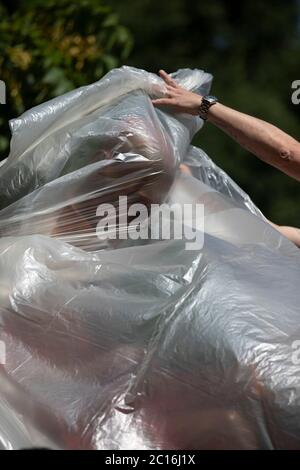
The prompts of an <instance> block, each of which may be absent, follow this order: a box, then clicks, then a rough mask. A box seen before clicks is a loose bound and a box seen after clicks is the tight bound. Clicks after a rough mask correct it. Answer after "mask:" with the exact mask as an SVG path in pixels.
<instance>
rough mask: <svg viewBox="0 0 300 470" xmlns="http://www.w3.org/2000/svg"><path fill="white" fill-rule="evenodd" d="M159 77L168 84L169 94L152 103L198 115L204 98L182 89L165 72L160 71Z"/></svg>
mask: <svg viewBox="0 0 300 470" xmlns="http://www.w3.org/2000/svg"><path fill="white" fill-rule="evenodd" d="M159 75H160V76H161V78H162V79H163V80H164V81H165V83H166V88H167V94H166V97H165V98H159V99H156V100H152V103H153V104H154V105H170V106H172V108H173V109H175V110H176V111H178V112H179V113H188V114H193V115H194V116H196V115H198V114H199V106H200V104H201V102H202V96H200V95H198V94H197V93H193V92H192V91H188V90H185V88H182V87H181V86H180V85H178V83H176V81H175V80H173V78H171V77H170V75H168V74H167V73H166V72H165V71H164V70H160V71H159Z"/></svg>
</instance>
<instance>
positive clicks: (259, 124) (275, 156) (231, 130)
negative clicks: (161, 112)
mask: <svg viewBox="0 0 300 470" xmlns="http://www.w3.org/2000/svg"><path fill="white" fill-rule="evenodd" d="M160 76H161V77H162V78H163V79H164V81H165V82H166V85H167V96H166V97H165V98H161V99H156V100H153V104H155V105H171V106H173V107H175V108H176V109H177V110H178V112H185V113H190V114H193V115H197V114H198V110H199V106H200V104H201V101H202V96H200V95H198V94H197V93H193V92H190V91H187V90H185V89H184V88H182V87H180V86H179V85H178V84H177V83H176V81H175V80H173V79H172V78H171V77H170V76H169V75H168V74H167V73H166V72H164V71H163V70H161V71H160ZM207 119H208V121H209V122H211V123H212V124H214V125H216V126H217V127H219V128H220V129H222V130H223V131H224V132H226V134H228V135H229V136H230V137H232V138H233V139H234V140H235V141H236V142H238V143H239V144H240V145H241V146H242V147H244V148H245V149H246V150H248V151H250V152H251V153H253V154H254V155H256V156H257V157H258V158H260V159H261V160H263V161H264V162H266V163H269V164H270V165H273V166H275V167H276V168H278V169H279V170H281V171H283V172H284V173H286V174H288V175H289V176H291V177H293V178H295V179H297V180H298V181H300V143H299V142H298V141H297V140H295V139H294V138H293V137H291V136H289V135H288V134H286V133H285V132H283V131H281V130H280V129H278V128H277V127H275V126H273V125H272V124H269V123H268V122H265V121H263V120H261V119H258V118H255V117H253V116H249V115H247V114H244V113H241V112H239V111H236V110H234V109H232V108H229V107H228V106H224V105H223V104H221V103H216V104H214V105H213V106H211V108H210V109H209V112H208V117H207Z"/></svg>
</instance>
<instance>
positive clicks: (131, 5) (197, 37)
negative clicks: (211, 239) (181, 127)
mask: <svg viewBox="0 0 300 470" xmlns="http://www.w3.org/2000/svg"><path fill="white" fill-rule="evenodd" d="M123 64H127V65H134V66H136V67H140V68H145V69H147V70H149V71H154V72H157V71H158V69H159V68H164V69H165V70H167V71H168V72H171V71H174V70H176V69H178V68H180V67H191V68H194V67H197V68H202V69H204V70H206V71H208V72H210V73H212V74H213V75H214V82H213V87H212V93H213V94H215V95H217V96H218V97H219V99H220V100H221V101H222V102H223V103H224V104H227V105H229V106H232V107H234V108H236V109H238V110H240V111H243V112H246V113H249V114H252V115H255V116H257V117H260V118H262V119H265V120H267V121H269V122H271V123H273V124H275V125H277V126H278V127H280V128H281V129H283V130H285V131H286V132H288V133H289V134H291V135H292V136H294V137H295V138H296V139H297V140H299V139H300V122H299V118H300V105H298V106H296V105H293V104H292V102H291V94H292V90H291V84H292V82H293V81H294V80H296V79H298V80H299V79H300V2H299V1H298V0H264V1H261V0H247V1H243V2H232V1H229V0H223V1H221V0H198V1H197V0H195V1H186V0H172V1H161V0H160V1H159V0H128V1H124V0H106V1H104V0H103V1H101V0H77V1H76V2H72V1H67V0H60V1H52V0H49V1H46V2H45V1H41V0H27V1H26V2H25V1H14V2H11V1H1V0H0V79H2V80H4V81H5V82H6V85H7V104H6V105H1V106H0V158H4V157H6V156H7V154H8V151H9V129H8V120H9V119H11V118H13V117H16V116H17V115H19V114H20V113H22V112H23V111H24V110H25V109H28V108H31V107H32V106H34V105H35V104H38V103H40V102H42V101H45V100H47V99H49V98H52V97H54V96H57V95H60V94H62V93H64V92H66V91H68V90H70V89H73V88H74V87H78V86H81V85H85V84H88V83H91V82H93V81H95V80H98V79H99V78H100V77H101V76H103V74H105V73H106V72H107V71H108V70H109V69H111V68H113V67H116V66H119V65H123ZM194 143H195V144H196V145H198V146H200V147H202V148H203V149H204V150H205V151H206V152H207V153H208V154H209V156H210V157H211V158H212V159H213V160H214V161H215V162H216V163H217V164H218V165H220V166H221V167H222V168H223V169H224V170H225V171H227V172H228V173H229V174H230V176H231V177H232V178H233V179H234V180H235V181H236V182H237V183H238V184H239V185H240V186H241V187H242V188H243V189H245V190H246V191H247V192H248V193H249V195H250V196H251V197H252V199H253V200H254V202H255V203H256V204H257V205H258V206H259V207H260V209H261V210H262V211H263V212H264V213H265V215H266V216H267V217H269V218H270V219H271V220H273V221H274V222H277V223H279V224H289V225H292V224H294V225H296V226H299V227H300V210H299V207H300V184H299V183H298V182H296V181H293V180H292V179H291V178H289V177H287V176H285V175H283V174H282V173H280V172H279V171H278V170H276V169H273V168H272V167H270V166H268V165H266V164H264V163H262V162H260V161H259V160H258V159H257V158H255V157H253V156H252V155H250V154H249V153H248V152H247V151H244V150H242V149H241V148H240V147H239V146H238V145H237V144H235V143H234V142H233V141H232V140H231V139H230V138H229V137H227V136H226V135H224V134H223V133H222V132H221V131H219V130H218V129H216V128H214V127H212V126H211V125H210V124H209V123H208V124H207V125H205V126H204V129H203V130H202V131H201V132H200V133H199V134H198V135H197V136H196V138H195V141H194Z"/></svg>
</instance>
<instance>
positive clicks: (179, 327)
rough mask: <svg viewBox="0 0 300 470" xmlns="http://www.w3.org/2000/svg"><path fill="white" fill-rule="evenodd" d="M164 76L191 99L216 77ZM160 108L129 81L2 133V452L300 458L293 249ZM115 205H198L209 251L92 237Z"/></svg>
mask: <svg viewBox="0 0 300 470" xmlns="http://www.w3.org/2000/svg"><path fill="white" fill-rule="evenodd" d="M173 77H174V78H175V79H177V80H178V81H179V83H181V84H182V86H184V87H186V88H188V89H190V90H194V91H198V92H200V93H207V92H208V91H209V87H210V83H211V78H212V77H211V76H210V75H209V74H206V73H205V72H203V71H200V70H180V71H178V72H177V73H175V74H173ZM164 93H165V86H164V83H163V81H162V80H161V79H160V78H159V77H157V76H155V75H153V74H150V73H147V72H145V71H142V70H138V69H134V68H130V67H123V68H121V69H116V70H113V71H111V72H110V73H109V74H107V75H106V76H105V77H104V78H103V79H102V80H100V81H99V82H97V83H95V84H92V85H90V86H87V87H83V88H80V89H78V90H75V91H73V92H70V93H68V94H66V95H64V96H61V97H59V98H56V99H54V100H51V101H49V102H47V103H45V104H42V105H40V106H38V107H36V108H33V109H32V110H29V111H27V112H26V113H24V114H23V115H22V116H21V117H20V118H18V119H16V120H14V121H12V123H11V129H12V143H11V152H10V155H9V157H8V159H7V160H6V161H5V162H4V164H3V165H2V166H1V167H0V207H1V210H0V236H1V238H0V276H1V277H0V319H1V322H0V325H1V327H0V340H1V343H0V345H1V346H2V348H1V351H2V353H1V357H0V359H1V362H2V364H1V365H0V446H1V447H2V448H4V449H19V448H24V447H32V446H35V447H36V446H42V447H49V448H58V449H270V448H271V449H272V448H283V449H287V448H300V367H299V363H300V353H299V354H298V351H300V321H299V320H300V310H299V309H300V307H299V305H300V302H299V300H300V297H299V288H300V285H299V279H300V254H299V250H298V249H297V248H296V247H295V246H294V245H293V244H292V243H290V242H289V241H288V240H287V239H285V238H284V237H282V236H281V235H280V234H279V233H278V232H277V231H276V230H274V229H273V228H272V227H271V226H270V225H269V224H268V223H267V222H266V221H265V219H264V217H263V216H262V214H261V213H260V211H259V210H258V209H257V208H256V207H255V205H254V204H253V202H252V201H251V200H250V198H249V197H248V196H247V195H246V194H245V193H244V192H243V191H242V190H241V189H240V188H239V187H238V186H237V185H236V184H235V183H234V182H233V181H232V180H231V179H230V178H229V177H228V176H227V175H226V174H225V173H224V172H223V171H222V170H220V169H219V168H218V167H216V165H215V164H214V163H213V162H212V161H211V160H210V158H209V157H208V156H207V155H206V154H205V153H204V152H203V151H202V150H200V149H198V148H195V147H193V146H191V145H190V142H191V139H192V137H193V135H194V134H195V132H196V131H198V130H199V129H200V128H201V125H202V121H201V120H200V119H199V118H197V117H192V116H187V115H184V114H174V113H173V112H172V111H170V110H169V109H165V108H160V109H158V108H154V107H153V106H152V104H151V99H150V98H151V97H159V96H163V94H164ZM182 164H184V165H185V172H184V173H183V172H182V171H181V170H182V168H183V167H182ZM187 173H188V174H187ZM120 196H127V197H128V202H129V203H143V204H145V205H146V207H149V211H151V204H153V203H155V204H157V203H162V202H167V203H169V204H174V203H176V204H178V205H181V206H183V205H184V204H192V205H195V204H199V203H200V204H203V205H204V244H203V247H202V248H200V247H199V249H194V250H187V249H186V243H185V242H186V240H184V239H182V240H179V239H175V238H174V237H173V239H172V237H171V239H169V240H164V239H156V240H152V239H151V238H150V239H147V240H146V239H145V240H141V239H138V240H132V239H130V240H129V239H128V240H126V239H124V238H122V237H120V239H113V238H110V239H103V238H101V237H99V236H98V233H97V224H98V222H99V216H98V215H97V208H98V207H99V205H100V204H102V203H105V204H106V203H109V204H112V205H114V206H115V207H117V203H118V199H119V197H120ZM116 210H117V212H118V215H119V216H120V213H121V212H122V209H120V208H119V207H118V209H116ZM119 220H120V219H119V218H118V219H117V222H116V221H114V220H111V223H110V225H109V228H110V230H112V231H113V230H116V232H117V233H118V234H120V233H122V232H124V230H125V227H124V226H123V225H122V224H121V223H119ZM177 223H179V222H177Z"/></svg>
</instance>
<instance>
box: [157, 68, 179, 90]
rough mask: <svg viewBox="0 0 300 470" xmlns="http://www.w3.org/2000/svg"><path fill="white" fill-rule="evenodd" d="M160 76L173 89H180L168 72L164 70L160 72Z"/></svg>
mask: <svg viewBox="0 0 300 470" xmlns="http://www.w3.org/2000/svg"><path fill="white" fill-rule="evenodd" d="M159 75H160V76H161V78H162V79H163V80H164V81H165V82H166V84H167V85H169V86H171V87H174V88H178V87H179V85H178V83H177V82H176V81H175V80H173V78H172V77H170V75H169V74H168V73H167V72H165V71H164V70H160V71H159Z"/></svg>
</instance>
